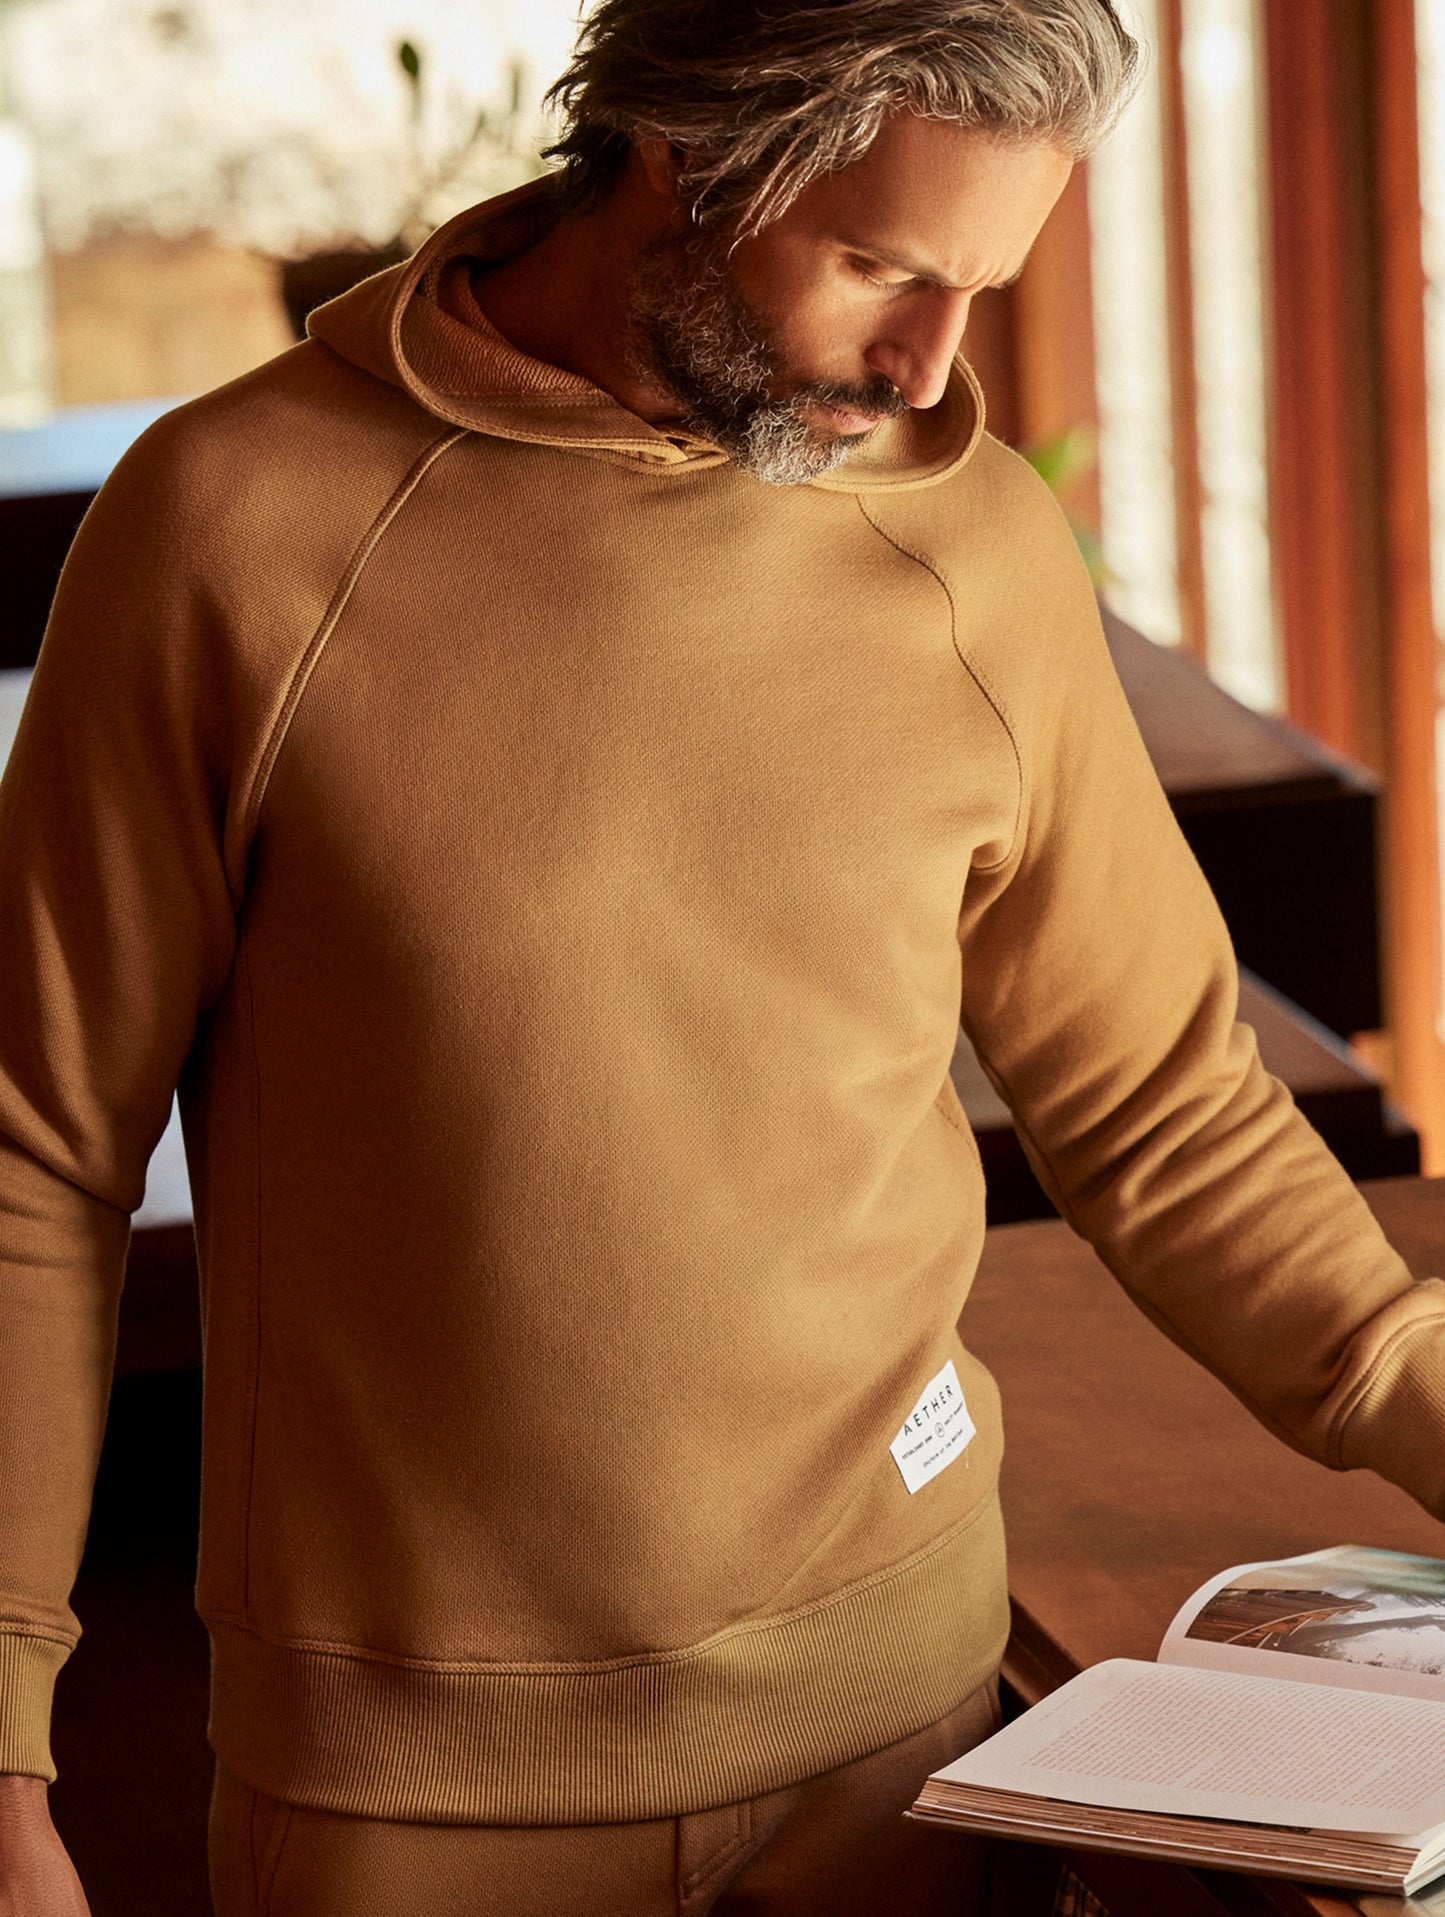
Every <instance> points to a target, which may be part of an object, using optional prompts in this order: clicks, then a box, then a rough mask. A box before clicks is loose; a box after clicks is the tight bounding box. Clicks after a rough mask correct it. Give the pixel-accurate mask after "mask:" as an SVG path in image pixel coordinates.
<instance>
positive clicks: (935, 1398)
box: [888, 1358, 974, 1497]
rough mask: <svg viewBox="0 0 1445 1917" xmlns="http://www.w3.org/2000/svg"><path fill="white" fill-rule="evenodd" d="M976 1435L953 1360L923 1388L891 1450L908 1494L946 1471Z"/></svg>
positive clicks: (918, 1489)
mask: <svg viewBox="0 0 1445 1917" xmlns="http://www.w3.org/2000/svg"><path fill="white" fill-rule="evenodd" d="M973 1435H974V1423H973V1419H972V1418H970V1417H969V1415H968V1406H967V1405H966V1404H965V1403H964V1402H963V1386H962V1385H961V1384H960V1383H959V1382H958V1373H957V1372H956V1371H955V1370H954V1368H953V1360H952V1358H950V1359H949V1361H948V1363H947V1364H946V1365H945V1366H944V1367H943V1369H942V1371H940V1372H939V1374H938V1376H937V1377H936V1378H930V1379H929V1381H928V1383H927V1384H926V1385H925V1386H924V1389H923V1395H922V1397H921V1398H920V1399H919V1400H918V1403H917V1404H916V1405H914V1407H913V1409H912V1410H911V1411H910V1412H909V1414H908V1416H907V1417H906V1418H905V1419H904V1420H903V1429H902V1430H901V1431H900V1432H899V1434H898V1436H897V1437H896V1438H895V1439H894V1440H893V1442H892V1444H890V1445H889V1447H888V1449H889V1450H890V1451H891V1452H892V1453H893V1462H894V1463H895V1464H896V1465H897V1466H898V1469H899V1470H900V1471H901V1472H902V1474H903V1482H904V1483H905V1484H906V1485H907V1486H908V1495H909V1496H910V1497H912V1495H913V1493H914V1492H915V1491H921V1490H922V1489H923V1487H924V1485H925V1484H927V1483H928V1480H929V1479H930V1478H936V1477H937V1476H938V1474H939V1472H940V1471H944V1470H946V1469H947V1468H948V1466H949V1465H951V1464H952V1463H953V1461H954V1459H955V1458H956V1457H957V1456H958V1454H959V1452H960V1451H962V1450H963V1449H964V1447H965V1446H966V1445H967V1444H968V1443H969V1441H970V1440H971V1439H972V1437H973Z"/></svg>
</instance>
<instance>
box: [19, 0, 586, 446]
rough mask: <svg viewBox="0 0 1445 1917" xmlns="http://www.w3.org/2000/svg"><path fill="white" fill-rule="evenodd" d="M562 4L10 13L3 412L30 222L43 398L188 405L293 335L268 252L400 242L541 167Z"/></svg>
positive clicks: (522, 1) (220, 3) (229, 3)
mask: <svg viewBox="0 0 1445 1917" xmlns="http://www.w3.org/2000/svg"><path fill="white" fill-rule="evenodd" d="M575 6H576V0H305V5H304V6H298V5H297V4H296V3H295V0H0V86H3V88H4V92H3V94H0V302H3V303H4V304H3V313H0V335H3V343H0V358H3V362H4V368H5V370H3V371H0V412H5V413H6V416H7V417H10V418H11V420H12V423H14V422H16V421H18V419H19V417H20V416H21V414H23V415H24V416H25V417H29V416H31V414H33V412H34V411H35V409H36V406H37V405H38V404H42V403H43V402H42V401H37V400H36V399H35V398H34V397H33V395H32V398H31V399H29V400H27V401H25V402H24V403H23V405H22V406H21V413H16V412H15V410H14V407H13V406H11V404H10V402H9V401H8V400H7V398H6V390H7V389H13V388H16V382H17V375H16V374H15V372H14V370H13V366H12V362H15V361H17V359H18V357H20V356H21V347H22V341H23V337H24V333H25V328H24V326H23V325H22V324H21V323H20V321H19V320H18V318H16V317H15V314H16V312H17V311H18V308H17V303H16V300H15V299H14V298H13V297H12V296H11V293H10V292H9V290H7V289H8V281H7V280H6V275H7V274H8V273H10V272H11V271H12V270H14V269H12V268H11V267H9V266H8V265H7V264H6V263H5V262H6V261H7V260H8V259H9V258H10V257H11V256H12V255H17V254H18V253H21V252H23V251H24V247H23V246H22V245H21V244H20V242H19V240H18V239H17V234H18V231H19V227H20V225H21V224H23V223H26V222H28V227H29V230H30V233H31V239H30V240H29V241H28V242H26V244H28V245H29V247H30V250H31V253H33V251H34V248H35V245H36V240H35V237H34V236H35V232H36V220H37V209H38V219H39V223H40V224H39V231H40V232H41V233H42V234H43V239H44V250H45V272H44V274H43V275H42V276H41V278H40V282H39V283H40V285H41V287H42V290H43V291H44V293H45V297H46V302H47V303H48V304H43V305H42V307H41V308H40V311H41V313H42V316H43V315H44V313H45V312H46V311H47V310H48V312H49V314H50V316H51V318H50V323H49V324H48V325H47V323H46V322H45V320H44V318H43V317H42V320H41V321H40V328H41V334H42V335H43V336H44V335H48V338H49V359H50V362H51V364H52V365H53V368H54V371H53V376H51V377H49V378H48V379H47V381H46V382H45V391H46V394H47V396H49V397H53V398H54V399H55V400H56V401H58V402H59V403H60V404H64V405H75V404H85V403H88V402H93V401H103V400H112V399H130V398H138V397H142V396H147V395H163V394H170V393H175V394H179V393H186V392H194V391H199V390H201V389H202V388H204V387H205V386H209V385H213V384H215V383H217V382H218V381H219V380H222V379H226V378H229V377H232V376H233V375H234V374H236V373H238V372H241V371H244V370H245V369H246V368H247V367H248V366H251V365H255V364H256V363H257V362H258V361H259V360H261V359H265V358H267V357H269V355H270V354H271V353H274V352H276V351H279V350H280V349H281V348H282V347H283V346H284V345H286V344H287V343H288V342H289V340H290V338H291V337H292V334H291V329H290V327H289V326H288V324H287V320H286V315H285V311H284V309H283V306H282V303H281V297H280V290H279V277H280V275H279V268H278V264H277V263H278V262H280V261H286V260H290V259H295V258H297V257H303V256H310V255H315V254H318V253H328V252H333V253H334V252H341V251H352V250H362V251H366V250H372V251H375V250H378V249H379V250H380V251H381V252H382V253H386V252H387V251H388V249H390V250H391V252H392V253H394V252H395V250H396V248H398V247H404V248H407V249H410V248H411V247H412V246H414V245H415V244H417V243H418V241H419V240H420V239H421V238H423V237H424V236H425V234H426V232H427V231H429V230H430V228H431V227H433V226H434V225H436V224H438V223H440V222H441V221H442V220H444V219H446V218H448V217H450V215H451V214H452V213H453V212H455V211H457V210H458V209H460V208H461V207H463V206H466V205H468V204H470V203H472V202H473V201H476V200H480V199H484V198H486V197H488V196H489V195H490V194H493V193H498V192H502V191H505V190H506V189H507V188H509V187H512V186H516V185H518V184H520V183H521V182H522V181H523V180H525V179H527V178H529V177H530V176H532V175H533V174H535V173H536V172H537V171H538V170H539V167H540V162H539V160H538V157H537V155H538V152H539V150H540V147H541V145H542V144H543V143H544V139H545V127H544V123H543V119H542V114H541V108H540V97H541V93H542V91H543V89H544V87H545V86H546V85H547V83H548V82H549V81H550V80H551V79H552V78H553V76H554V75H555V74H556V73H557V72H558V71H560V69H561V67H562V66H563V65H564V64H565V61H566V57H567V52H568V49H569V47H570V45H571V40H572V36H573V34H574V32H575V30H576V15H575ZM21 146H23V147H24V148H25V150H26V153H27V154H28V156H29V158H28V160H20V159H17V158H16V157H15V153H16V150H18V148H20V147H21ZM22 173H23V174H24V175H25V178H26V179H28V182H29V184H28V186H21V187H17V185H16V182H17V181H19V180H20V179H21V176H22ZM21 200H24V201H25V202H26V203H28V206H29V209H30V210H29V213H28V215H25V216H21V215H17V214H16V213H15V212H14V207H15V206H16V205H17V204H19V203H20V201H21ZM26 270H27V271H29V272H30V274H31V278H32V280H33V279H35V277H36V275H35V271H34V269H33V268H27V269H26ZM31 305H32V307H33V306H34V300H33V299H32V300H31ZM33 330H34V329H33V326H32V332H33ZM27 350H29V349H27ZM30 358H31V359H32V360H33V359H34V358H35V353H34V352H33V351H30ZM31 386H32V388H33V386H34V381H33V379H32V381H31ZM17 390H18V389H17ZM17 404H19V402H17ZM26 407H28V408H29V411H28V412H26V411H25V408H26ZM7 409H8V410H7Z"/></svg>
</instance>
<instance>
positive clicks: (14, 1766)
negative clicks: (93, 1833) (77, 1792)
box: [0, 1625, 70, 1784]
mask: <svg viewBox="0 0 1445 1917" xmlns="http://www.w3.org/2000/svg"><path fill="white" fill-rule="evenodd" d="M69 1656H70V1646H69V1645H68V1644H61V1643H59V1642H58V1641H57V1640H56V1639H55V1638H53V1637H37V1636H36V1635H35V1634H34V1633H32V1632H19V1631H16V1629H15V1627H14V1626H13V1625H11V1626H10V1627H9V1631H8V1632H7V1634H6V1635H4V1636H0V1772H6V1773H18V1774H19V1775H20V1776H22V1777H43V1778H44V1779H45V1781H46V1782H47V1783H49V1784H53V1783H54V1782H55V1764H54V1761H53V1760H52V1758H51V1755H50V1703H51V1698H52V1697H53V1696H54V1693H55V1680H56V1677H57V1676H58V1675H59V1672H60V1667H61V1665H62V1664H63V1663H64V1662H65V1660H66V1658H68V1657H69Z"/></svg>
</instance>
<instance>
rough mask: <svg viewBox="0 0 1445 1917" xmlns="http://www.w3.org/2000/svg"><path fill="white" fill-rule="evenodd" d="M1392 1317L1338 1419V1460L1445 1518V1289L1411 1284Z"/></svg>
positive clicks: (1434, 1284) (1432, 1283) (1433, 1284)
mask: <svg viewBox="0 0 1445 1917" xmlns="http://www.w3.org/2000/svg"><path fill="white" fill-rule="evenodd" d="M1394 1315H1395V1316H1396V1318H1397V1320H1398V1322H1397V1323H1396V1324H1394V1325H1393V1326H1389V1327H1388V1328H1387V1330H1386V1335H1385V1337H1384V1339H1383V1341H1382V1343H1381V1346H1380V1349H1379V1351H1378V1353H1377V1354H1376V1357H1375V1360H1374V1363H1373V1365H1372V1366H1371V1368H1370V1371H1369V1374H1368V1376H1367V1379H1366V1381H1365V1383H1364V1385H1363V1387H1362V1388H1361V1389H1360V1390H1359V1392H1358V1395H1357V1396H1356V1398H1355V1400H1354V1402H1353V1403H1352V1404H1351V1405H1350V1407H1349V1409H1348V1412H1347V1413H1346V1415H1345V1416H1344V1418H1343V1419H1342V1420H1341V1424H1340V1430H1339V1434H1338V1437H1337V1440H1336V1444H1335V1447H1334V1449H1335V1451H1336V1453H1337V1462H1338V1463H1339V1464H1340V1465H1342V1466H1344V1468H1345V1469H1346V1470H1349V1469H1351V1468H1353V1467H1355V1466H1358V1465H1367V1466H1368V1467H1369V1468H1370V1469H1371V1470H1372V1471H1378V1472H1379V1474H1380V1476H1381V1477H1382V1478H1387V1479H1389V1481H1390V1482H1391V1483H1392V1484H1398V1485H1400V1486H1401V1488H1402V1489H1404V1490H1406V1491H1408V1492H1409V1493H1410V1495H1411V1497H1413V1498H1418V1499H1419V1501H1420V1503H1421V1504H1423V1505H1424V1506H1425V1508H1426V1510H1427V1511H1431V1512H1433V1513H1434V1515H1435V1516H1436V1517H1437V1518H1445V1287H1442V1286H1441V1285H1440V1284H1439V1283H1438V1282H1437V1281H1434V1280H1427V1281H1426V1282H1425V1283H1424V1284H1419V1285H1416V1287H1415V1288H1414V1290H1413V1291H1412V1292H1409V1293H1407V1294H1406V1296H1405V1297H1404V1298H1403V1299H1401V1300H1400V1301H1399V1304H1398V1305H1397V1306H1396V1307H1395V1313H1394Z"/></svg>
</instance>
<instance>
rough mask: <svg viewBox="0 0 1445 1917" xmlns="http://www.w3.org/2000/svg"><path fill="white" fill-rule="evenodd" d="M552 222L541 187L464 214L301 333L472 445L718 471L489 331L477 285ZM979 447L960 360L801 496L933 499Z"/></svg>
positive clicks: (684, 445) (969, 383) (697, 446)
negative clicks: (480, 276) (920, 490)
mask: <svg viewBox="0 0 1445 1917" xmlns="http://www.w3.org/2000/svg"><path fill="white" fill-rule="evenodd" d="M554 217H555V215H554V214H553V212H552V204H551V199H550V195H549V194H548V191H547V183H546V181H545V180H531V181H528V183H527V184H526V185H525V186H521V187H518V188H516V189H515V190H514V191H513V192H511V193H506V194H503V195H502V196H501V197H500V198H498V199H494V200H488V201H486V202H484V203H483V204H482V205H481V206H474V207H470V208H468V210H467V211H466V212H464V213H460V214H458V215H457V217H456V218H455V219H453V220H451V221H449V222H448V223H447V225H445V226H443V227H442V228H440V230H439V231H438V232H436V233H434V234H433V235H432V236H431V238H430V239H429V240H428V241H427V242H426V243H425V245H424V246H422V247H421V248H420V249H419V251H418V252H416V253H415V254H413V256H412V257H411V259H409V260H405V261H403V262H402V264H401V265H400V266H393V267H389V268H388V269H387V270H386V271H385V272H383V273H378V274H376V275H375V276H374V277H373V278H371V279H368V280H364V281H363V282H362V283H361V284H360V285H359V286H356V287H353V288H352V289H351V291H350V292H348V293H344V294H343V295H342V296H341V298H340V299H336V300H331V301H330V302H329V303H328V304H327V305H325V306H322V307H319V308H318V309H317V311H316V312H314V313H313V314H312V315H311V318H310V320H309V321H308V323H307V331H308V333H309V334H310V335H311V337H312V338H313V339H317V340H320V341H322V342H323V343H324V344H325V345H326V346H328V347H330V349H331V350H332V352H334V353H338V354H340V356H341V357H342V358H343V359H346V360H349V361H350V362H351V364H352V365H354V366H359V367H360V368H362V370H363V371H365V372H368V373H371V374H372V375H374V377H376V378H377V379H384V380H386V381H388V383H389V384H391V385H393V386H399V387H401V388H402V390H403V391H404V392H407V393H409V394H410V395H411V397H412V398H413V399H414V400H415V401H416V402H417V404H418V405H420V406H424V407H425V408H426V409H427V411H428V412H430V413H434V414H435V415H436V417H437V418H438V419H443V420H446V421H447V422H448V423H450V424H451V425H455V426H463V427H466V428H468V429H469V430H470V431H472V432H478V433H490V434H492V435H493V436H494V437H497V438H500V439H518V440H528V441H532V442H535V443H537V444H541V445H547V446H555V447H558V448H559V449H566V450H569V451H572V452H577V453H581V454H584V455H590V456H591V457H594V458H602V459H607V460H611V461H616V462H619V463H622V464H626V465H639V464H640V465H645V466H649V467H655V468H657V469H659V470H665V469H671V470H675V471H679V472H680V471H682V470H684V469H688V470H696V469H698V468H699V467H702V466H715V465H721V464H724V463H726V460H727V454H726V453H724V452H723V451H722V450H721V449H720V448H719V447H717V446H715V445H713V443H712V442H711V441H710V440H706V439H703V438H700V437H699V436H697V435H696V434H693V433H690V432H688V431H686V430H685V429H683V428H680V427H677V426H672V427H669V428H667V429H663V428H659V427H655V426H651V425H649V424H648V422H647V421H646V420H645V419H642V418H640V417H639V416H638V414H636V413H633V412H630V411H629V410H628V409H627V408H626V407H625V406H623V405H622V404H621V403H620V402H619V401H618V400H616V399H614V398H613V396H612V395H611V394H610V393H607V392H604V391H603V390H602V388H601V387H599V386H594V385H593V384H592V382H591V380H588V379H583V378H582V377H581V376H580V375H578V374H576V373H568V372H564V371H562V369H561V368H559V367H556V366H548V365H546V364H544V363H543V362H542V361H540V360H535V359H531V358H529V357H528V356H527V355H526V354H525V353H522V352H519V351H518V350H517V348H516V347H514V346H513V345H511V343H510V342H509V341H507V340H505V339H504V338H503V337H502V335H501V334H500V333H499V332H498V331H497V330H496V328H495V327H494V326H493V325H492V324H491V322H490V321H489V320H488V319H487V317H486V315H485V314H484V313H483V311H482V309H481V307H480V306H478V304H477V302H476V299H475V296H474V294H473V291H472V276H473V274H474V273H475V272H477V271H478V270H483V271H484V270H485V269H486V268H487V267H488V266H499V265H501V263H502V262H503V261H504V260H509V259H514V258H515V257H516V256H517V255H518V254H519V253H523V252H525V251H526V250H527V248H528V247H530V246H533V245H535V243H536V242H537V241H538V240H539V239H540V238H541V237H542V235H543V234H544V233H545V232H546V231H547V229H548V227H549V226H550V225H551V223H552V220H553V218H554ZM982 433H983V393H982V390H981V389H980V387H979V384H978V381H977V379H976V378H975V377H974V374H973V372H972V370H971V369H970V368H969V367H968V366H967V365H966V364H965V363H964V362H963V361H962V360H961V359H960V360H958V361H956V362H955V364H954V370H953V372H952V374H951V376H950V378H949V382H948V387H947V389H946V391H945V393H944V396H943V398H942V399H941V400H940V401H939V403H938V404H937V405H936V406H932V407H929V408H928V409H927V410H926V411H910V412H906V413H904V414H902V415H901V416H900V417H899V418H897V419H894V420H886V421H884V423H883V424H882V425H880V426H879V427H877V428H876V430H875V431H874V432H873V433H871V434H870V435H869V437H868V439H867V440H866V441H865V442H864V444H863V445H862V446H861V447H860V448H859V449H858V450H857V451H855V452H853V453H852V454H850V456H849V458H848V459H847V460H846V462H845V463H844V464H843V465H842V466H840V467H837V468H835V469H834V471H832V472H830V473H825V474H823V475H822V476H821V477H820V478H818V479H814V480H812V481H810V482H809V483H810V484H811V485H813V486H816V487H819V488H821V489H823V490H825V491H829V492H846V493H863V492H879V491H894V490H897V489H899V488H902V487H914V486H927V485H932V484H935V483H937V482H938V481H939V480H942V479H946V478H947V477H948V476H949V475H950V474H951V473H953V472H955V471H957V469H958V468H959V467H960V466H961V465H963V463H964V462H965V461H966V460H967V459H968V457H969V456H970V454H971V453H972V452H973V450H974V448H975V446H976V445H977V444H978V441H979V439H980V437H981V436H982Z"/></svg>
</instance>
